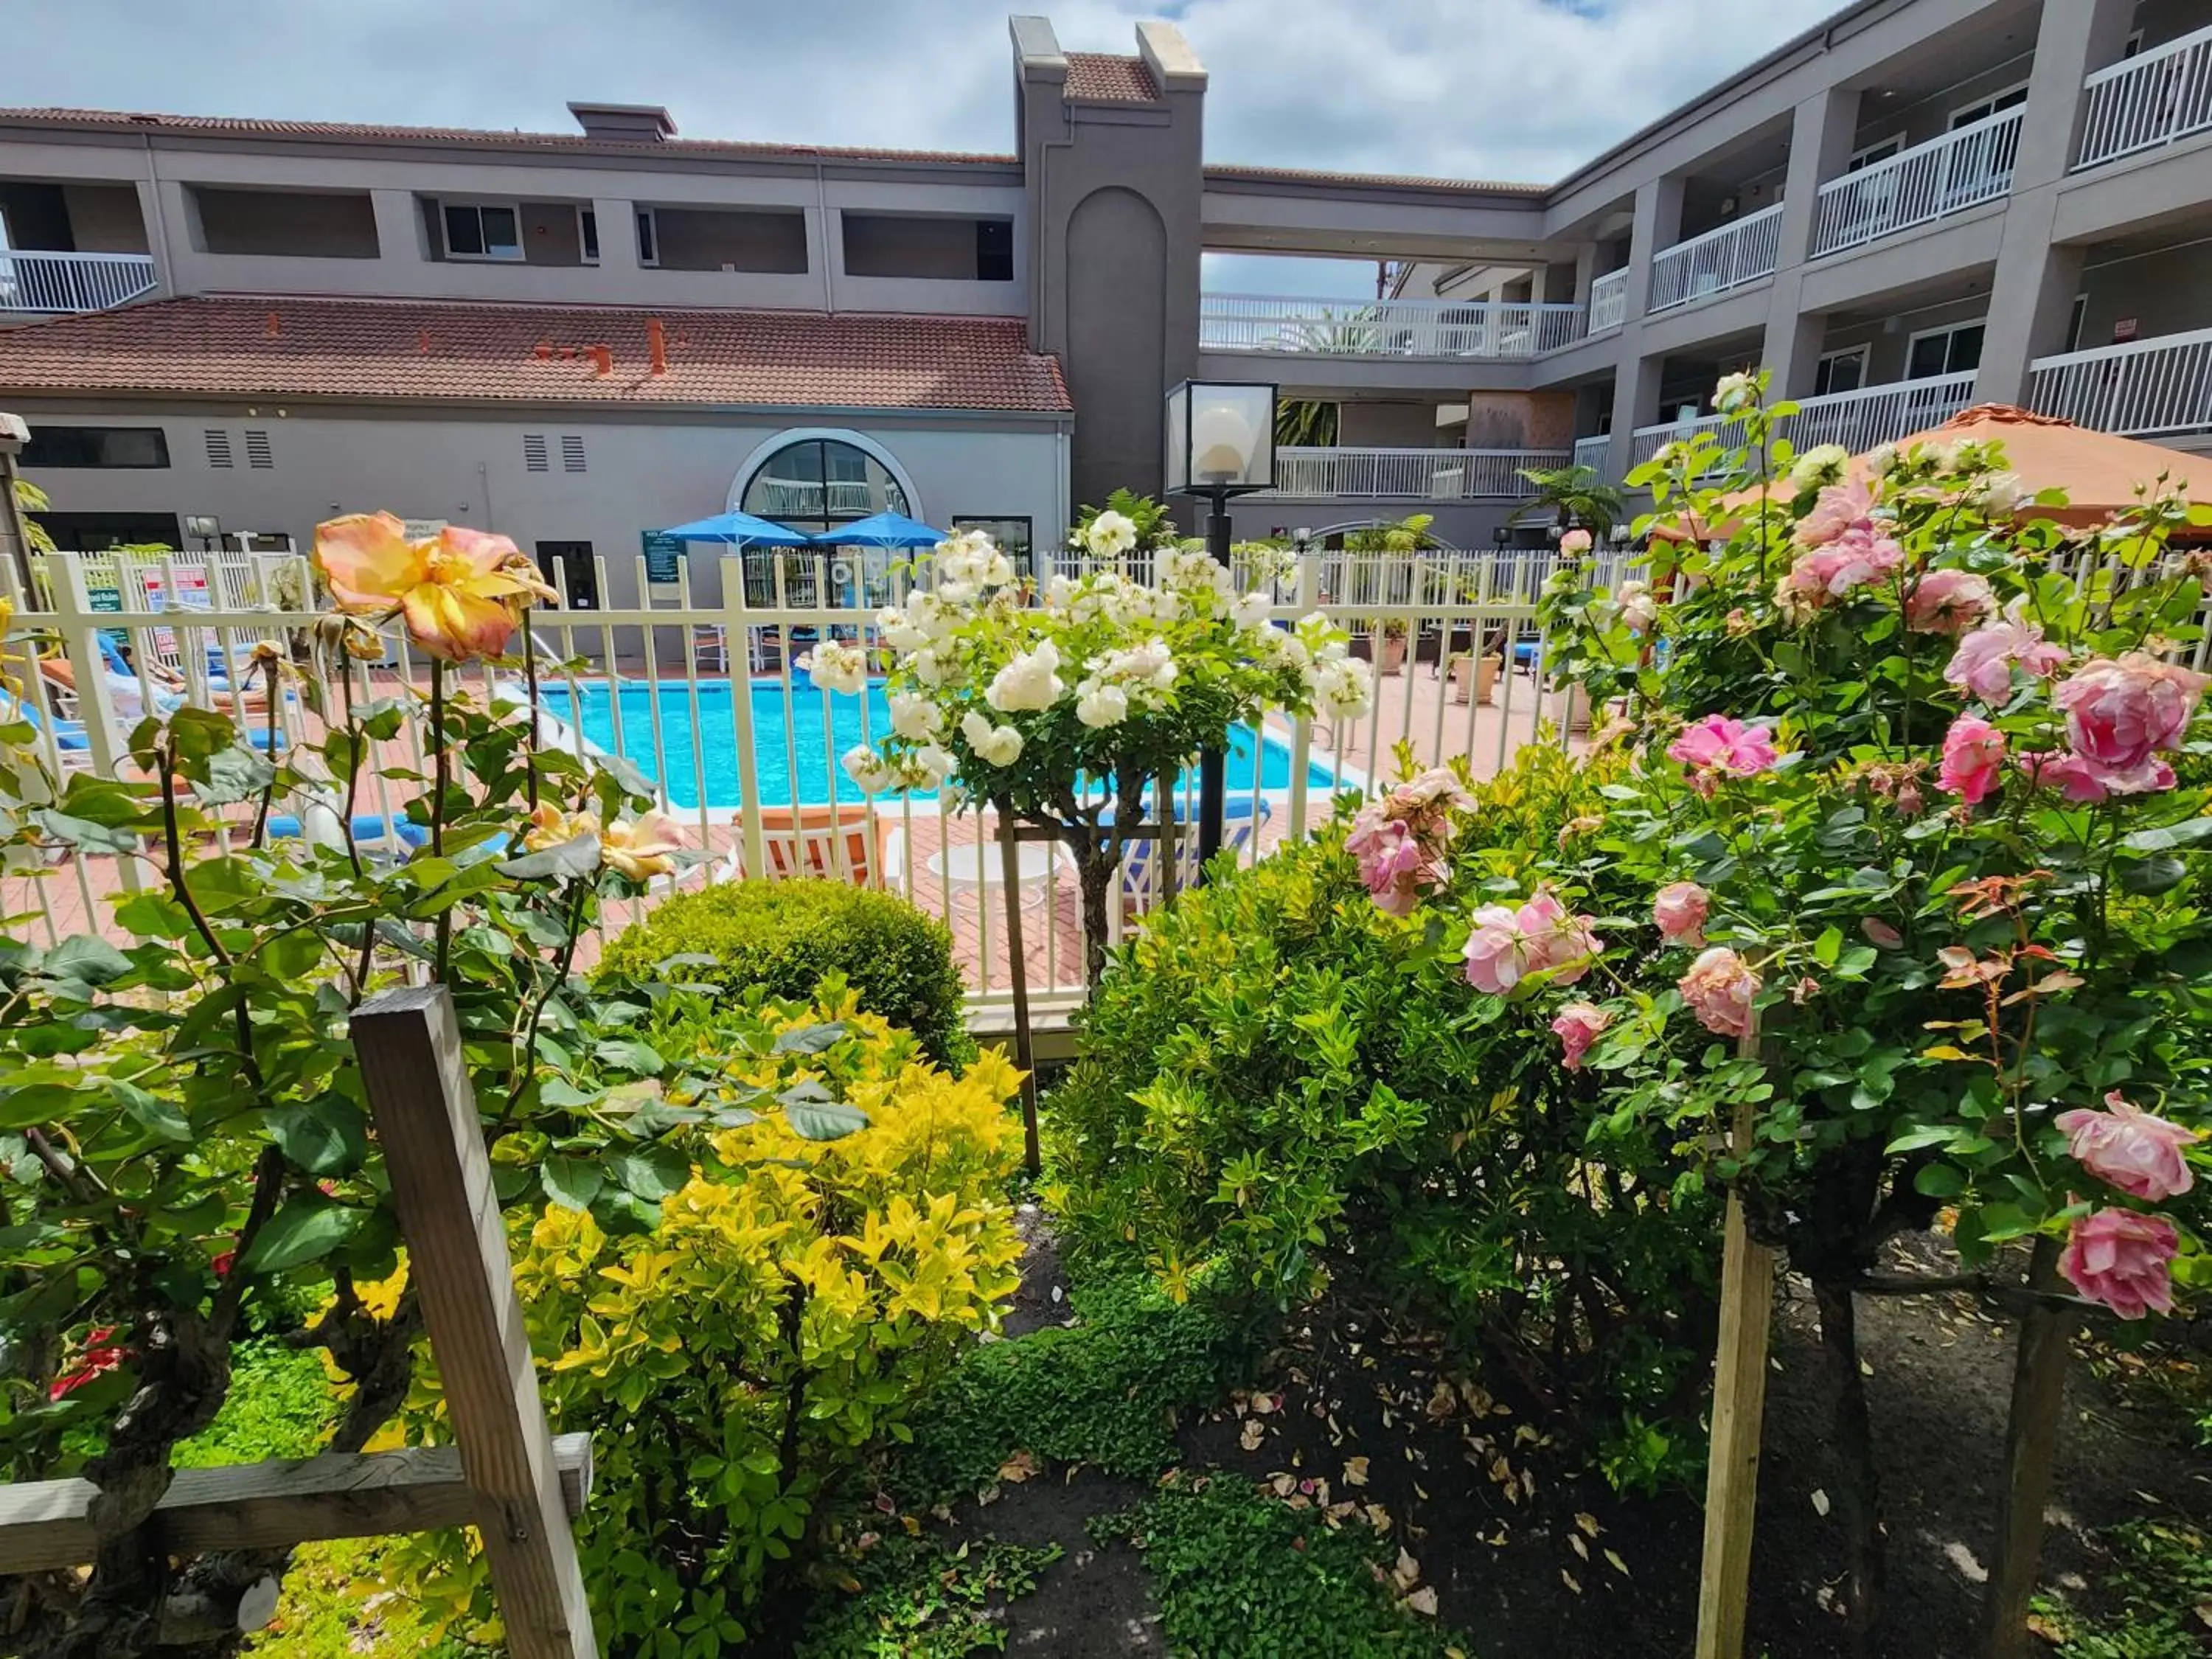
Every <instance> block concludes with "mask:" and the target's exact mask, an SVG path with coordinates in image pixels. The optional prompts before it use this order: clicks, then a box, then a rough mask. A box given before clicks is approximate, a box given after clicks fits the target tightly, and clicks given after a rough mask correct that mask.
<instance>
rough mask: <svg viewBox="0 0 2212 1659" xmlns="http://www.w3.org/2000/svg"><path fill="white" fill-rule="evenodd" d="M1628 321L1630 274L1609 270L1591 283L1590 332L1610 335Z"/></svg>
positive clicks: (1624, 271) (1623, 271)
mask: <svg viewBox="0 0 2212 1659" xmlns="http://www.w3.org/2000/svg"><path fill="white" fill-rule="evenodd" d="M1627 320H1628V272H1627V271H1626V270H1625V269H1624V270H1608V271H1607V272H1606V274H1605V275H1604V276H1600V277H1597V278H1596V279H1595V280H1594V281H1593V282H1592V283H1590V291H1589V332H1590V333H1591V334H1593V335H1596V334H1604V333H1608V332H1610V331H1612V330H1613V329H1616V328H1619V327H1620V325H1621V324H1623V323H1625V322H1626V321H1627Z"/></svg>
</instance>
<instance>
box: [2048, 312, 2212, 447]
mask: <svg viewBox="0 0 2212 1659" xmlns="http://www.w3.org/2000/svg"><path fill="white" fill-rule="evenodd" d="M2028 404H2029V406H2030V407H2032V408H2033V409H2034V410H2037V411H2038V412H2039V413H2041V414H2045V415H2056V416H2060V417H2061V418H2062V419H2064V420H2069V421H2071V422H2074V423H2075V425H2076V426H2087V427H2094V428H2096V429H2097V430H2098V431H2100V432H2123V433H2126V434H2129V435H2131V436H2136V437H2145V436H2151V435H2157V434H2161V433H2176V432H2201V431H2205V430H2208V429H2212V328H2200V329H2197V330H2195V331H2193V332H2191V333H2188V334H2163V335H2160V336H2158V337H2155V338H2153V339H2148V340H2130V341H2129V342H2128V343H2126V344H2124V345H2109V346H2096V347H2093V348H2092V349H2089V350H2087V351H2068V352H2063V353H2061V354H2060V355H2059V356H2055V357H2039V358H2037V359H2036V361H2035V362H2034V364H2033V366H2032V368H2031V371H2030V374H2029V378H2028Z"/></svg>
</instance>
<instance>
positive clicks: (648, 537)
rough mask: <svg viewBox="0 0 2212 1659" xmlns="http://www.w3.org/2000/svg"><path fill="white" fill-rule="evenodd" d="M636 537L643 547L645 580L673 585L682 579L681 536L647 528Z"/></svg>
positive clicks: (682, 551) (682, 543) (682, 545)
mask: <svg viewBox="0 0 2212 1659" xmlns="http://www.w3.org/2000/svg"><path fill="white" fill-rule="evenodd" d="M638 539H639V541H641V543H642V544H644V547H645V579H646V580H647V581H648V582H667V583H670V584H671V585H673V584H674V583H677V582H679V581H681V580H684V574H683V566H684V538H682V537H681V536H671V535H670V534H669V533H668V532H666V531H665V530H647V531H641V532H639V536H638Z"/></svg>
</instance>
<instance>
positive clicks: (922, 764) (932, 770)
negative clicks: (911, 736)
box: [907, 743, 960, 789]
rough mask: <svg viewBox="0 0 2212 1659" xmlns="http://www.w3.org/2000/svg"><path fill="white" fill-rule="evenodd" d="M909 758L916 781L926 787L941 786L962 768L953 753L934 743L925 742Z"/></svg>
mask: <svg viewBox="0 0 2212 1659" xmlns="http://www.w3.org/2000/svg"><path fill="white" fill-rule="evenodd" d="M907 760H908V765H909V766H910V767H911V768H912V769H913V772H914V777H915V781H916V782H917V783H919V784H921V787H923V788H925V789H935V788H938V787H940V786H941V785H942V784H943V783H944V782H945V779H947V778H949V777H951V775H953V774H954V773H955V772H957V771H958V770H959V769H960V763H959V762H958V761H957V760H956V759H954V758H953V757H952V755H951V752H950V751H949V750H944V749H940V748H939V747H938V745H937V744H933V743H927V744H923V745H922V746H921V748H919V749H917V750H915V751H914V753H913V754H911V755H909V756H908V757H907Z"/></svg>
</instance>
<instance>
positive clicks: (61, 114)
mask: <svg viewBox="0 0 2212 1659" xmlns="http://www.w3.org/2000/svg"><path fill="white" fill-rule="evenodd" d="M0 125H18V126H45V127H70V128H92V129H96V130H103V131H106V130H113V131H134V132H135V131H143V130H145V129H147V128H149V127H150V128H152V129H154V130H155V131H167V132H204V133H209V134H214V135H218V136H237V137H255V138H300V139H308V140H337V141H340V142H344V143H361V142H368V143H433V144H480V145H483V146H486V147H488V148H493V149H557V150H589V149H625V150H628V149H647V150H651V151H653V152H654V153H655V154H661V153H665V154H668V155H707V156H714V155H722V156H730V157H733V158H746V157H752V158H757V159H762V160H769V161H773V160H775V159H777V158H779V157H786V156H788V157H793V158H796V159H799V160H809V161H811V160H812V159H813V158H815V157H816V156H821V157H823V158H825V159H828V160H831V161H928V162H964V163H969V164H972V165H988V166H994V167H1007V166H1011V165H1012V163H1013V161H1015V159H1016V158H1015V157H1013V156H1012V155H997V154H984V153H977V152H969V151H964V150H931V149H848V148H842V147H839V146H836V145H829V144H771V143H752V142H750V141H747V140H743V139H735V138H727V139H725V138H662V139H645V138H640V139H635V140H625V139H620V138H609V137H605V136H600V137H589V136H587V135H586V134H584V133H580V132H524V131H520V130H515V131H488V130H485V129H483V128H478V127H403V126H386V125H381V124H378V123H368V122H356V121H282V120H259V119H252V118H246V117H244V116H232V115H164V114H157V113H149V112H138V111H132V110H106V109H64V108H35V109H5V108H0Z"/></svg>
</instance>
